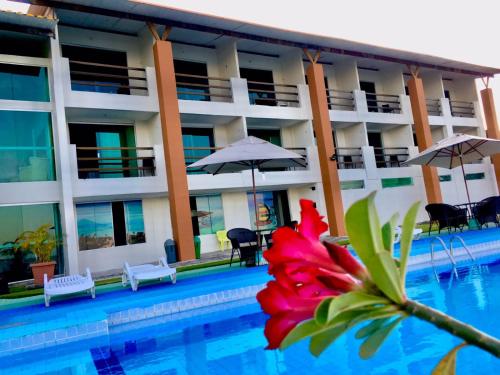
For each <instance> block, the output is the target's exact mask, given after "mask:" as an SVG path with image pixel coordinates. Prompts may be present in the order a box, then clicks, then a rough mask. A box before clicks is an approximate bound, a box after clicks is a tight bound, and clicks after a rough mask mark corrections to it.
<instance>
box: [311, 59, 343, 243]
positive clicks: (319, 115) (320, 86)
mask: <svg viewBox="0 0 500 375" xmlns="http://www.w3.org/2000/svg"><path fill="white" fill-rule="evenodd" d="M324 77H325V76H324V73H323V66H322V65H321V64H317V63H314V62H311V64H310V65H309V68H308V69H307V82H308V84H309V93H310V97H311V108H312V113H313V127H314V132H315V133H316V142H317V145H318V155H319V165H320V169H321V179H322V181H323V191H324V194H325V203H326V212H327V216H328V223H329V225H330V233H331V235H332V236H344V235H345V234H346V231H345V225H344V205H343V203H342V194H341V191H340V179H339V173H338V170H337V162H336V161H333V160H331V159H330V158H331V156H332V155H333V154H334V153H335V148H334V146H333V133H332V126H331V124H330V114H329V112H328V100H327V98H326V87H325V78H324Z"/></svg>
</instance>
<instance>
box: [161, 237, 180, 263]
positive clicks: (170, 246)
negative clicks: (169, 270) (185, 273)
mask: <svg viewBox="0 0 500 375" xmlns="http://www.w3.org/2000/svg"><path fill="white" fill-rule="evenodd" d="M163 246H164V247H165V254H167V263H175V262H177V249H176V246H175V242H174V240H171V239H170V238H169V239H168V240H166V241H165V243H164V244H163Z"/></svg>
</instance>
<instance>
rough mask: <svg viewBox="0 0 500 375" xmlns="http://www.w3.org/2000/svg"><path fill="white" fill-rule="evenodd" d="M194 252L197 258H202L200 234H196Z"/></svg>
mask: <svg viewBox="0 0 500 375" xmlns="http://www.w3.org/2000/svg"><path fill="white" fill-rule="evenodd" d="M194 254H195V256H196V259H200V258H201V240H200V236H194Z"/></svg>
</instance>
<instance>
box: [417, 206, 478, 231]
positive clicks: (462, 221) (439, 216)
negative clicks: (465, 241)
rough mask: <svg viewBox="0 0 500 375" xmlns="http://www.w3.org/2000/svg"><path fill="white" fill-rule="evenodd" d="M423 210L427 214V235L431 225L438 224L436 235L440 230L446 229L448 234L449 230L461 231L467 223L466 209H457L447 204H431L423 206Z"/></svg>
mask: <svg viewBox="0 0 500 375" xmlns="http://www.w3.org/2000/svg"><path fill="white" fill-rule="evenodd" d="M425 210H426V211H427V213H428V214H429V219H430V223H429V234H430V233H431V227H432V223H436V222H437V223H438V225H439V228H438V233H441V229H444V228H448V233H450V232H451V231H450V228H455V230H457V229H459V230H460V231H462V229H463V227H464V226H465V225H468V221H467V209H466V208H458V207H455V206H452V205H449V204H444V203H431V204H428V205H427V206H425Z"/></svg>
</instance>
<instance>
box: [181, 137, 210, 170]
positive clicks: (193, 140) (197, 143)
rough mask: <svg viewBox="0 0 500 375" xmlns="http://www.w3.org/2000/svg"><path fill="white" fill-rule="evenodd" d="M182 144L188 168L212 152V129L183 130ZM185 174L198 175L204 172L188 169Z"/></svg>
mask: <svg viewBox="0 0 500 375" xmlns="http://www.w3.org/2000/svg"><path fill="white" fill-rule="evenodd" d="M182 143H183V145H184V158H185V160H186V166H188V165H189V164H193V163H194V162H196V161H198V160H200V159H203V158H204V157H206V156H208V155H210V154H211V153H212V152H214V150H215V149H214V146H215V143H214V132H213V130H212V129H203V128H183V129H182ZM187 173H188V174H200V173H205V172H203V171H200V170H193V169H191V168H188V170H187Z"/></svg>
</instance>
